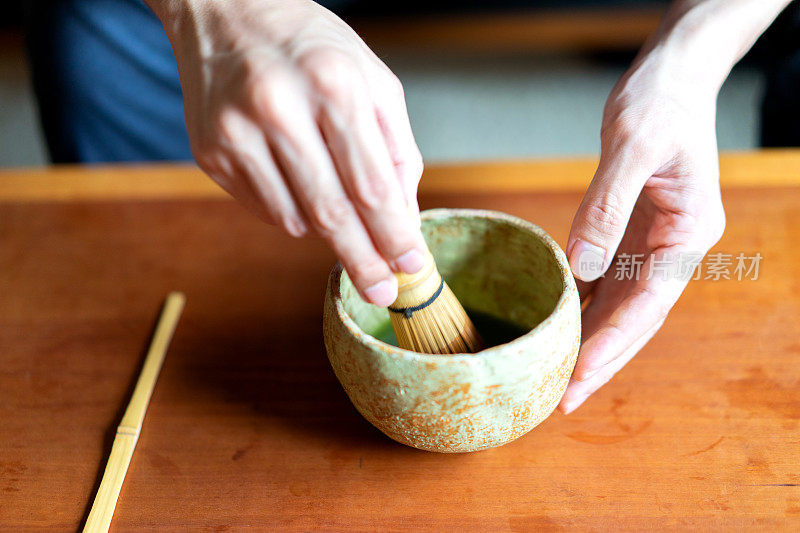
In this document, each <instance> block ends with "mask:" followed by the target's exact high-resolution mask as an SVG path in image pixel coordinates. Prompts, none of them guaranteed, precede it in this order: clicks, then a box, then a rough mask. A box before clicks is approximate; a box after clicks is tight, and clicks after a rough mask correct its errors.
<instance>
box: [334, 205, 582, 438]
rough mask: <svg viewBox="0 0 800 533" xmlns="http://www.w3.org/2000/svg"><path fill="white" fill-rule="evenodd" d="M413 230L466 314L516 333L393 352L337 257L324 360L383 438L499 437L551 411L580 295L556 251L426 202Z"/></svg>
mask: <svg viewBox="0 0 800 533" xmlns="http://www.w3.org/2000/svg"><path fill="white" fill-rule="evenodd" d="M422 233H423V235H424V236H425V239H426V241H427V242H428V246H429V247H430V250H431V252H432V253H433V256H434V258H435V259H436V263H437V265H438V267H439V271H440V272H441V273H442V276H443V277H444V278H445V280H446V281H447V283H448V284H449V285H450V288H452V289H453V292H454V293H455V294H456V295H457V296H458V298H459V300H460V301H461V303H462V304H463V305H464V307H465V308H466V309H467V310H468V312H469V313H470V314H474V315H475V316H481V317H484V318H485V317H486V316H487V315H490V316H491V317H495V318H498V319H502V321H503V322H504V324H503V328H499V327H498V328H497V330H498V331H499V330H502V331H501V333H502V332H504V333H506V334H507V336H508V333H509V331H510V332H512V333H513V332H514V331H518V332H519V333H518V334H521V336H519V337H518V338H515V339H513V340H511V341H510V342H507V343H505V344H500V345H497V346H493V347H489V348H487V349H485V350H483V351H481V352H478V353H476V354H459V355H431V354H419V353H415V352H411V351H407V350H402V349H400V348H397V347H396V346H392V345H390V344H388V343H386V342H383V341H381V340H379V339H378V338H376V337H386V332H387V331H389V330H390V326H388V324H389V315H388V311H387V310H386V309H383V308H379V307H375V306H373V305H370V304H367V303H365V302H364V301H362V300H361V298H360V297H359V296H358V293H357V292H356V290H355V288H354V287H353V285H352V283H351V281H350V279H349V278H348V277H347V273H346V272H344V271H343V270H342V267H341V266H340V265H337V266H336V267H334V269H333V272H331V276H330V279H329V281H328V289H327V294H326V296H325V311H324V336H325V347H326V349H327V351H328V358H329V359H330V362H331V366H332V367H333V371H334V372H335V374H336V377H337V378H338V379H339V381H340V382H341V384H342V386H343V387H344V390H345V391H346V392H347V395H348V396H349V397H350V400H351V401H352V402H353V405H355V407H356V409H358V411H359V412H360V413H361V414H362V415H363V416H364V418H366V419H367V420H369V421H370V422H371V423H372V424H374V425H375V426H376V427H377V428H378V429H380V430H381V431H383V432H384V433H385V434H386V435H388V436H389V437H391V438H392V439H394V440H396V441H398V442H402V443H403V444H407V445H409V446H413V447H415V448H420V449H423V450H431V451H437V452H469V451H475V450H482V449H485V448H491V447H494V446H500V445H502V444H505V443H507V442H510V441H512V440H514V439H516V438H517V437H519V436H521V435H523V434H525V433H526V432H528V431H530V430H531V429H532V428H533V427H535V426H536V425H537V424H539V423H540V422H542V421H543V420H544V419H545V418H547V416H549V415H550V413H552V412H553V410H554V409H555V407H556V406H557V405H558V402H559V400H560V399H561V396H562V394H563V393H564V389H565V388H566V386H567V382H568V381H569V377H570V374H571V373H572V369H573V367H574V366H575V360H576V358H577V355H578V348H579V344H580V301H579V297H578V291H577V289H576V287H575V282H574V280H573V277H572V274H571V273H570V270H569V266H568V264H567V259H566V257H565V256H564V252H562V251H561V249H560V248H559V247H558V245H557V244H556V243H555V241H553V239H552V238H550V237H549V236H548V235H547V234H546V233H545V232H544V231H543V230H542V229H541V228H539V227H537V226H534V225H533V224H530V223H529V222H526V221H524V220H521V219H519V218H516V217H512V216H510V215H506V214H503V213H497V212H493V211H480V210H469V209H434V210H431V211H426V212H425V213H423V216H422ZM475 323H476V327H478V331H479V332H480V333H481V335H483V336H484V338H485V339H486V338H487V337H491V336H495V335H494V333H493V332H488V331H487V332H486V333H484V332H482V331H481V326H480V323H479V321H478V320H477V319H476V320H475ZM491 324H492V323H491V322H489V325H491ZM504 328H505V329H504ZM487 333H488V335H487ZM512 336H513V335H512ZM501 337H502V336H501ZM505 340H507V339H505Z"/></svg>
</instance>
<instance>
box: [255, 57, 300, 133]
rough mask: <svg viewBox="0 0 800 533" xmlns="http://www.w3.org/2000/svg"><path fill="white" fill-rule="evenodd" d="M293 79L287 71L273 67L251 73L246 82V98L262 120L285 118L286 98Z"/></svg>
mask: <svg viewBox="0 0 800 533" xmlns="http://www.w3.org/2000/svg"><path fill="white" fill-rule="evenodd" d="M293 86H294V81H293V80H292V76H291V74H290V73H289V72H287V71H285V70H284V69H282V68H275V69H273V70H272V71H270V72H269V73H262V74H257V75H253V76H252V77H251V79H250V81H249V82H248V87H247V89H246V98H247V99H248V101H249V102H250V104H251V105H252V106H253V108H254V109H255V110H256V112H257V113H258V115H259V116H260V117H261V119H262V120H264V121H265V122H267V123H269V124H275V123H281V122H283V120H284V119H285V118H286V117H285V115H286V109H287V105H288V102H287V100H288V98H287V95H289V94H290V93H291V92H292V88H293Z"/></svg>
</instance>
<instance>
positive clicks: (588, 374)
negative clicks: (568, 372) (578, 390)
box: [572, 365, 604, 383]
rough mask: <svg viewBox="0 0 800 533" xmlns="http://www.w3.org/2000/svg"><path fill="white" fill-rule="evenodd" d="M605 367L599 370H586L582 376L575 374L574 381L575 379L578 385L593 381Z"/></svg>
mask: <svg viewBox="0 0 800 533" xmlns="http://www.w3.org/2000/svg"><path fill="white" fill-rule="evenodd" d="M603 366H604V365H600V366H598V367H597V368H590V369H588V370H584V371H582V372H581V373H580V374H578V373H577V372H576V373H575V374H573V375H572V379H574V380H575V381H577V382H578V383H582V382H584V381H587V380H589V379H591V378H592V377H593V376H594V375H595V374H597V373H598V372H600V370H601V369H602V368H603Z"/></svg>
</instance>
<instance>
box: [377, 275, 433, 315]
mask: <svg viewBox="0 0 800 533" xmlns="http://www.w3.org/2000/svg"><path fill="white" fill-rule="evenodd" d="M442 289H444V278H442V282H441V283H440V284H439V288H438V289H436V292H434V293H433V296H431V297H430V298H428V299H427V300H426V301H424V302H422V303H421V304H419V305H415V306H413V307H390V308H389V311H391V312H392V313H397V314H398V315H403V316H404V317H406V318H411V315H413V314H414V313H415V312H417V311H422V310H423V309H425V308H426V307H428V306H429V305H431V304H432V303H433V302H434V301H435V300H436V298H438V297H439V295H440V294H442Z"/></svg>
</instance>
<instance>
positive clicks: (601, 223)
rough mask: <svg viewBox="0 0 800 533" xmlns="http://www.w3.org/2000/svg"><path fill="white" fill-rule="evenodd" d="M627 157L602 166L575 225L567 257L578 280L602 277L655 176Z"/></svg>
mask: <svg viewBox="0 0 800 533" xmlns="http://www.w3.org/2000/svg"><path fill="white" fill-rule="evenodd" d="M624 159H626V158H625V157H624V156H621V155H620V156H616V157H614V158H613V160H611V161H606V160H604V158H603V157H602V156H601V158H600V165H599V166H598V168H597V172H596V173H595V175H594V178H593V179H592V182H591V184H590V185H589V188H588V190H587V191H586V195H585V196H584V197H583V201H582V202H581V205H580V207H579V208H578V212H577V213H576V214H575V219H574V220H573V221H572V229H571V230H570V234H569V240H568V241H567V256H568V257H569V264H570V267H571V268H572V272H573V274H575V277H576V278H578V279H579V280H582V281H587V282H589V281H594V280H596V279H597V278H599V277H600V276H602V275H603V274H604V273H605V272H606V270H608V267H609V266H610V265H611V261H612V259H613V258H614V254H615V253H616V251H617V247H618V246H619V243H620V241H621V240H622V236H623V235H624V234H625V229H626V228H627V226H628V221H629V220H630V217H631V212H632V211H633V208H634V206H635V205H636V200H637V199H638V198H639V193H641V191H642V187H644V184H645V182H646V181H647V180H648V178H649V177H650V175H651V172H649V171H648V170H647V167H645V166H644V164H643V162H642V161H636V160H635V156H634V160H633V161H628V162H625V161H624ZM626 163H627V164H626Z"/></svg>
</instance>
